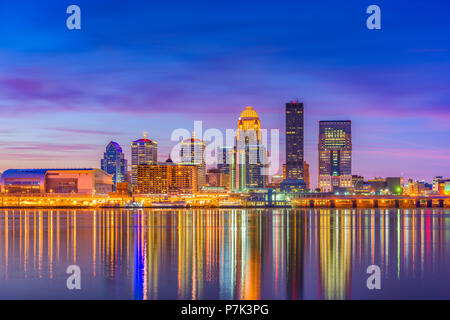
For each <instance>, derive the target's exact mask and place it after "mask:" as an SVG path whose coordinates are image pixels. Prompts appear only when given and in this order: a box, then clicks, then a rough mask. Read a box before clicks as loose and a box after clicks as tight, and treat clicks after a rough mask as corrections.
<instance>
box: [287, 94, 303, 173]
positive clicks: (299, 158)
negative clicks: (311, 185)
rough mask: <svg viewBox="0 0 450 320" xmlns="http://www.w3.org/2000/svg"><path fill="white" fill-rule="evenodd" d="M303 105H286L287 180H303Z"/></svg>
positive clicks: (294, 102)
mask: <svg viewBox="0 0 450 320" xmlns="http://www.w3.org/2000/svg"><path fill="white" fill-rule="evenodd" d="M303 122H304V121H303V103H301V102H297V101H292V102H288V103H286V178H287V179H303V154H304V147H303V146H304V143H303V139H304V134H303Z"/></svg>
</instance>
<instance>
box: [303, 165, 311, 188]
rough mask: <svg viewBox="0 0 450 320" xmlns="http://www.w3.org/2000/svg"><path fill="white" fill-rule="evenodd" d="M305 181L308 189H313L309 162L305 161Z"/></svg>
mask: <svg viewBox="0 0 450 320" xmlns="http://www.w3.org/2000/svg"><path fill="white" fill-rule="evenodd" d="M303 181H305V184H306V189H307V190H311V178H310V175H309V164H308V163H307V162H306V161H303Z"/></svg>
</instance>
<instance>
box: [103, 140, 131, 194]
mask: <svg viewBox="0 0 450 320" xmlns="http://www.w3.org/2000/svg"><path fill="white" fill-rule="evenodd" d="M101 169H102V170H103V171H105V172H106V173H109V174H112V175H113V182H114V186H116V184H117V183H119V182H125V181H126V178H127V160H126V159H125V156H124V154H123V152H122V148H121V147H120V145H119V144H118V143H117V142H114V141H111V142H110V143H109V144H108V145H107V146H106V152H105V153H104V157H103V159H102V160H101Z"/></svg>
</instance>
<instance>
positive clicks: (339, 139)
mask: <svg viewBox="0 0 450 320" xmlns="http://www.w3.org/2000/svg"><path fill="white" fill-rule="evenodd" d="M319 188H320V190H321V191H322V192H333V191H334V192H339V191H345V190H349V189H351V188H352V133H351V121H319Z"/></svg>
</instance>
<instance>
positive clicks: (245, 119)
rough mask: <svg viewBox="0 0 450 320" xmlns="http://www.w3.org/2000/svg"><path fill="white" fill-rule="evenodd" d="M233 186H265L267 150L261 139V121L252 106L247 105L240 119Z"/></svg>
mask: <svg viewBox="0 0 450 320" xmlns="http://www.w3.org/2000/svg"><path fill="white" fill-rule="evenodd" d="M234 158H235V160H234V171H235V173H234V175H233V177H232V179H233V181H232V188H233V189H235V190H246V189H253V188H254V189H257V188H264V187H265V184H266V171H265V169H266V164H267V150H266V148H265V146H263V145H262V141H261V122H260V120H259V116H258V114H257V113H256V111H255V110H254V109H253V108H252V107H246V108H245V110H244V111H242V113H241V115H240V117H239V120H238V129H237V131H236V149H235V154H234Z"/></svg>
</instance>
